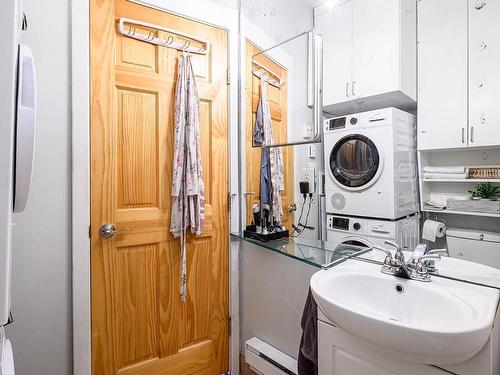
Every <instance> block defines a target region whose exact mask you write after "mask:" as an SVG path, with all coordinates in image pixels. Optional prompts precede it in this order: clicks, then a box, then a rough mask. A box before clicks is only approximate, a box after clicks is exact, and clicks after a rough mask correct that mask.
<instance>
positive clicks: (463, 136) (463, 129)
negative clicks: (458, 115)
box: [462, 128, 465, 143]
mask: <svg viewBox="0 0 500 375" xmlns="http://www.w3.org/2000/svg"><path fill="white" fill-rule="evenodd" d="M462 143H465V128H462Z"/></svg>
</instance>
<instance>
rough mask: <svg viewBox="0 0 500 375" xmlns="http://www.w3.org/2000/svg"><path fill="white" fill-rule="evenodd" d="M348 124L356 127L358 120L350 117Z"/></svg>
mask: <svg viewBox="0 0 500 375" xmlns="http://www.w3.org/2000/svg"><path fill="white" fill-rule="evenodd" d="M350 123H351V125H356V124H357V123H358V119H357V118H356V117H351V120H350Z"/></svg>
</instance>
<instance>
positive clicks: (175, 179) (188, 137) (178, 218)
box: [170, 54, 205, 302]
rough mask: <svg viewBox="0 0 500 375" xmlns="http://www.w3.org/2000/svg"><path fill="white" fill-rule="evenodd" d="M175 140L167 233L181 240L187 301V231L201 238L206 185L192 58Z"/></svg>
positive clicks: (180, 76) (179, 93)
mask: <svg viewBox="0 0 500 375" xmlns="http://www.w3.org/2000/svg"><path fill="white" fill-rule="evenodd" d="M174 121H175V134H174V137H175V141H174V158H173V172H172V216H171V219H170V232H171V233H172V234H173V235H174V237H180V242H181V254H180V256H181V286H180V295H181V299H182V301H183V302H186V295H187V288H186V281H187V272H186V230H187V228H188V227H190V228H191V233H194V234H196V235H201V234H202V232H203V224H204V221H205V195H204V194H205V186H204V183H203V176H202V170H201V147H200V117H199V98H198V90H197V88H196V81H195V77H194V72H193V67H192V65H191V56H190V55H185V54H181V55H180V56H179V63H178V67H177V86H176V89H175V119H174Z"/></svg>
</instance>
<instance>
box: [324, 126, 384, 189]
mask: <svg viewBox="0 0 500 375" xmlns="http://www.w3.org/2000/svg"><path fill="white" fill-rule="evenodd" d="M379 166H380V156H379V153H378V150H377V147H376V146H375V144H374V143H373V142H372V141H371V140H370V139H369V138H368V137H365V136H364V135H361V134H351V135H348V136H346V137H344V138H342V139H341V140H339V141H338V142H337V144H336V145H335V147H333V149H332V151H331V153H330V171H331V172H332V174H333V177H334V178H335V180H337V182H338V183H340V184H341V185H343V186H345V187H348V188H360V187H363V186H365V185H367V184H369V183H370V182H371V181H372V180H373V179H374V178H375V176H376V175H377V171H378V169H379Z"/></svg>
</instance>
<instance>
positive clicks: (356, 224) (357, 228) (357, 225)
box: [352, 223, 361, 230]
mask: <svg viewBox="0 0 500 375" xmlns="http://www.w3.org/2000/svg"><path fill="white" fill-rule="evenodd" d="M352 227H353V228H354V230H360V229H361V224H360V223H354V224H353V225H352Z"/></svg>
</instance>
